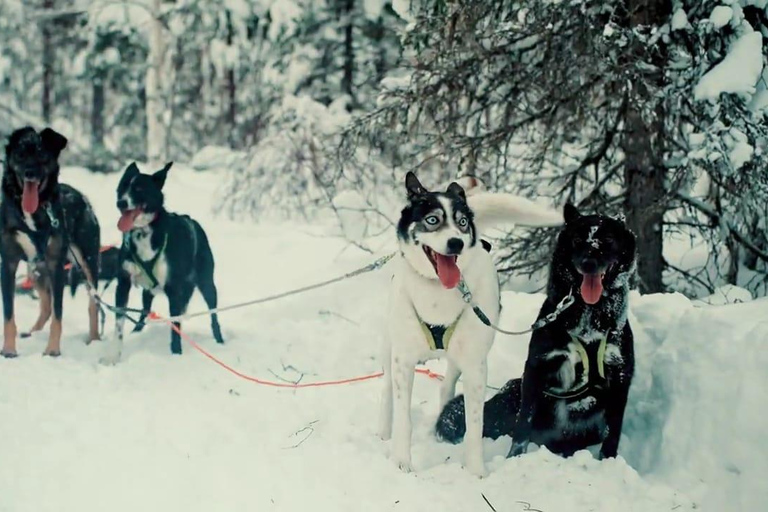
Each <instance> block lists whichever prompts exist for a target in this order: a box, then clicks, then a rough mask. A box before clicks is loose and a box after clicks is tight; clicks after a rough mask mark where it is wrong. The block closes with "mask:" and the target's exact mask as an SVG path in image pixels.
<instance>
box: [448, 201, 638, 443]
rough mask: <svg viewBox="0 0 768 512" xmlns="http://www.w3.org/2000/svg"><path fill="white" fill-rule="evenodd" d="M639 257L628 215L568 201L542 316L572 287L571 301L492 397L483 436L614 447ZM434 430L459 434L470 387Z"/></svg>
mask: <svg viewBox="0 0 768 512" xmlns="http://www.w3.org/2000/svg"><path fill="white" fill-rule="evenodd" d="M635 266H636V265H635V237H634V235H633V234H632V233H631V232H630V231H629V230H628V229H627V228H626V226H625V225H624V223H623V222H622V221H620V220H617V219H613V218H609V217H605V216H602V215H581V214H580V213H579V212H578V211H577V210H576V208H575V207H573V206H571V205H567V206H566V207H565V227H564V228H563V230H562V231H561V233H560V235H559V237H558V239H557V244H556V247H555V251H554V255H553V259H552V264H551V267H550V272H549V284H548V287H547V298H546V300H545V301H544V305H543V306H542V307H541V310H540V311H539V316H538V318H539V319H541V318H544V317H546V316H547V315H549V314H550V313H552V312H554V311H555V309H556V308H557V305H558V304H559V303H560V302H561V301H562V300H563V298H565V297H567V296H568V295H569V294H571V295H572V296H573V299H574V302H573V305H571V306H570V307H568V308H567V309H565V310H563V311H562V312H561V313H560V314H559V315H557V318H556V319H555V320H554V321H553V322H551V323H549V324H548V325H546V326H544V327H542V328H541V329H538V330H536V331H534V332H533V334H532V335H531V342H530V345H529V348H528V359H527V360H526V363H525V370H524V373H523V378H522V379H513V380H510V381H509V382H507V384H506V385H505V386H504V388H503V389H502V390H501V391H500V392H499V393H498V394H497V395H496V396H494V397H493V398H491V399H490V400H489V401H488V402H486V404H485V410H484V414H483V417H484V424H483V435H484V436H486V437H491V438H494V439H495V438H498V437H500V436H502V435H512V440H513V444H512V449H511V450H510V456H515V455H520V454H522V453H525V451H526V449H527V447H528V443H529V442H531V441H532V442H534V443H536V444H539V445H543V446H546V447H547V448H548V449H549V450H551V451H553V452H555V453H559V454H561V455H564V456H570V455H572V454H573V453H574V452H576V451H578V450H581V449H584V448H586V447H588V446H591V445H594V444H598V443H601V442H602V447H601V450H600V455H601V457H615V456H616V454H617V451H618V448H619V438H620V436H621V428H622V423H623V420H624V409H625V407H626V404H627V395H628V393H629V386H630V384H631V382H632V375H633V372H634V363H635V361H634V348H633V338H632V329H631V328H630V326H629V322H628V321H627V301H628V297H627V296H628V293H629V287H630V283H631V282H632V280H633V278H634V274H635V271H636V269H635ZM436 429H437V433H438V435H439V436H440V437H441V438H443V439H445V440H447V441H450V442H458V441H460V440H461V438H462V437H463V436H464V397H463V396H458V397H456V398H454V399H453V400H452V401H451V402H449V403H448V404H447V405H446V406H445V408H444V409H443V411H442V413H441V414H440V417H439V419H438V421H437V427H436Z"/></svg>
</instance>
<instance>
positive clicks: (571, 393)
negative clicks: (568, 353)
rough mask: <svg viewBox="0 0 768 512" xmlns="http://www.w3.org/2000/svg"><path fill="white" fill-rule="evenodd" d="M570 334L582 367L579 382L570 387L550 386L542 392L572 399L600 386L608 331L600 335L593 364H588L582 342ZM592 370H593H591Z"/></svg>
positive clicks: (587, 354)
mask: <svg viewBox="0 0 768 512" xmlns="http://www.w3.org/2000/svg"><path fill="white" fill-rule="evenodd" d="M569 334H570V336H571V344H573V345H574V348H575V349H576V352H577V353H578V354H579V358H580V359H581V364H582V367H583V372H582V379H581V382H580V383H579V384H577V385H576V386H575V387H572V388H571V389H562V388H550V389H548V390H544V394H545V395H547V396H549V397H552V398H559V399H573V398H579V397H580V396H582V395H584V394H585V393H587V391H589V390H590V389H592V388H600V387H602V385H603V383H604V382H605V349H606V347H607V345H608V333H603V334H602V335H601V336H600V344H599V345H598V347H597V354H595V355H596V357H595V364H594V366H590V357H589V353H588V352H587V349H586V348H585V347H584V343H583V342H582V341H581V339H580V338H579V337H578V336H576V335H575V334H572V333H569ZM593 370H594V371H593Z"/></svg>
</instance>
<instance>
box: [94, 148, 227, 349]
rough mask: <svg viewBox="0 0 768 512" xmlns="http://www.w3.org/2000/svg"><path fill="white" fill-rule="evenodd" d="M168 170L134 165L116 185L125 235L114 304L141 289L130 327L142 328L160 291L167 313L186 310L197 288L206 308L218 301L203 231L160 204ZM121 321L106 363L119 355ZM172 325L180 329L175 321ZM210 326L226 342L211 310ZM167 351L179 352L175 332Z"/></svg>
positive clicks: (120, 319) (120, 305)
mask: <svg viewBox="0 0 768 512" xmlns="http://www.w3.org/2000/svg"><path fill="white" fill-rule="evenodd" d="M170 168H171V164H170V163H169V164H167V165H166V166H165V167H163V168H162V169H161V170H159V171H157V172H156V173H154V174H151V175H150V174H142V173H141V172H139V168H138V167H137V166H136V164H135V163H133V164H131V165H130V166H128V168H127V169H126V170H125V173H124V174H123V177H122V178H121V179H120V183H119V184H118V186H117V208H118V210H120V220H119V221H118V223H117V227H118V229H119V230H120V231H122V232H123V233H124V235H123V245H122V247H121V248H120V269H121V272H120V274H119V275H118V278H117V289H116V291H115V303H116V305H117V307H118V308H123V307H125V306H126V305H127V304H128V295H129V292H130V288H131V284H135V285H137V286H139V287H141V288H143V291H142V295H141V298H142V311H143V312H142V315H141V318H140V319H139V323H138V325H137V326H136V328H135V329H134V331H140V330H141V329H142V328H143V326H144V321H145V320H146V317H147V315H148V314H149V311H150V309H151V308H152V299H153V298H154V296H155V295H156V294H158V293H164V294H165V295H166V296H167V297H168V305H169V307H170V312H171V316H176V315H182V314H184V312H185V311H186V310H187V305H188V304H189V300H190V299H191V298H192V293H193V292H194V291H195V287H197V289H198V290H200V293H202V295H203V298H204V299H205V302H206V304H208V307H209V308H211V309H214V308H216V305H217V293H216V285H215V284H214V282H213V267H214V265H213V254H212V253H211V247H210V245H209V244H208V237H207V236H206V235H205V231H203V228H202V227H201V226H200V224H198V223H197V222H196V221H195V220H194V219H192V218H190V217H188V216H187V215H177V214H175V213H170V212H168V211H167V210H166V209H165V207H164V206H163V201H164V198H163V185H165V179H166V177H167V175H168V170H169V169H170ZM124 322H125V317H124V315H121V314H118V316H117V345H116V347H115V348H116V351H115V352H114V353H113V354H111V355H110V356H109V357H108V358H107V359H106V361H105V362H115V361H116V360H117V359H119V358H120V352H121V351H122V343H123V324H124ZM174 325H175V326H176V327H177V328H179V327H180V324H179V322H174ZM211 328H212V329H213V336H214V338H216V341H217V342H218V343H224V339H223V338H222V337H221V328H220V327H219V319H218V315H216V313H213V314H211ZM171 352H173V353H174V354H181V337H180V336H179V334H178V333H177V332H176V331H174V330H171Z"/></svg>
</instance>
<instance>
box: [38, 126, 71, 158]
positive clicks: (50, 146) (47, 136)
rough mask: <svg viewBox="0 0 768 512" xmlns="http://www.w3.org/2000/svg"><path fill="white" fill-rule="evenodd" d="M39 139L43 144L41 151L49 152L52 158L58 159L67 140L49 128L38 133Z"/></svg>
mask: <svg viewBox="0 0 768 512" xmlns="http://www.w3.org/2000/svg"><path fill="white" fill-rule="evenodd" d="M40 139H41V140H42V142H43V149H45V150H46V151H48V152H50V153H51V154H52V155H53V157H54V158H58V156H59V154H61V152H62V151H63V150H64V148H65V147H67V138H66V137H65V136H63V135H62V134H60V133H59V132H57V131H54V130H52V129H50V128H46V129H45V130H43V131H41V132H40Z"/></svg>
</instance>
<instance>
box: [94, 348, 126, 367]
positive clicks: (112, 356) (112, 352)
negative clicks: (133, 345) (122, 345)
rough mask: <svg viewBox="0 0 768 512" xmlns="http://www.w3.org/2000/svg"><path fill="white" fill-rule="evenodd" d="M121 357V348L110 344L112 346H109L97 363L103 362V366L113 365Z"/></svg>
mask: <svg viewBox="0 0 768 512" xmlns="http://www.w3.org/2000/svg"><path fill="white" fill-rule="evenodd" d="M121 357H122V352H121V350H120V349H119V348H118V347H116V346H114V344H112V346H109V347H108V348H107V350H106V351H105V352H104V354H103V355H102V356H101V357H100V358H99V363H100V364H103V365H104V366H115V365H116V364H117V363H119V362H120V358H121Z"/></svg>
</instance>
